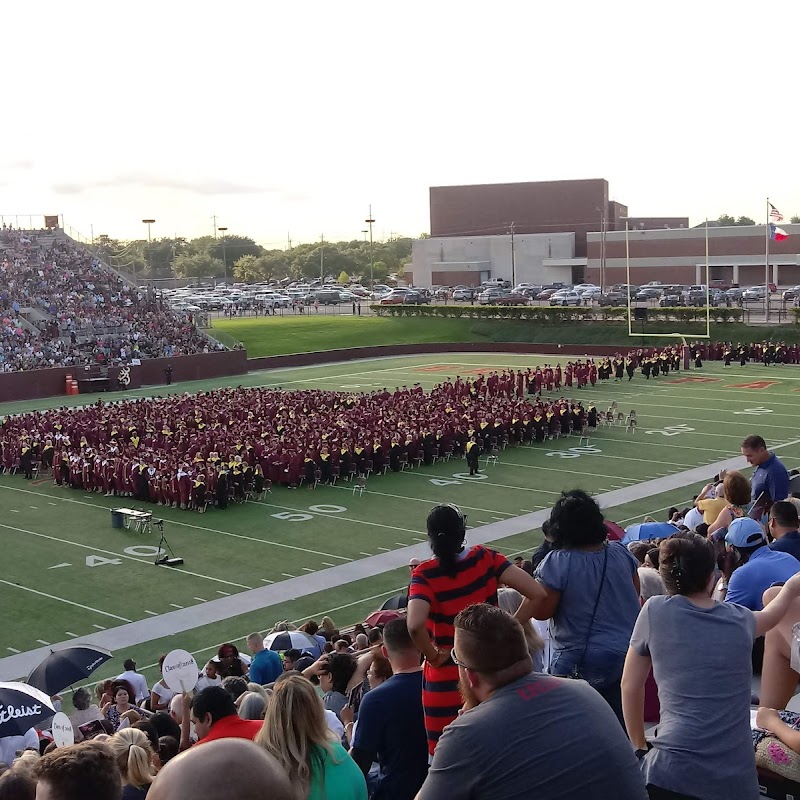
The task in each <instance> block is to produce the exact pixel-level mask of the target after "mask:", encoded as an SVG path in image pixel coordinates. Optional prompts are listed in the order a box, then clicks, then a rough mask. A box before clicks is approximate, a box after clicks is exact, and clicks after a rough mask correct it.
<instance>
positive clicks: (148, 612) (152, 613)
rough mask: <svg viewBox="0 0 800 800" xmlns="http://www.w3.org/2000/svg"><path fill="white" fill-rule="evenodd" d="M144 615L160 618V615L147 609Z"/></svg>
mask: <svg viewBox="0 0 800 800" xmlns="http://www.w3.org/2000/svg"><path fill="white" fill-rule="evenodd" d="M144 613H145V614H149V615H150V616H151V617H157V616H158V614H156V612H155V611H148V610H147V609H145V612H144Z"/></svg>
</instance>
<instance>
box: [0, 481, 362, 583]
mask: <svg viewBox="0 0 800 800" xmlns="http://www.w3.org/2000/svg"><path fill="white" fill-rule="evenodd" d="M0 489H6V490H7V491H9V492H23V493H24V494H35V495H37V496H39V497H50V495H47V494H43V493H42V492H32V491H31V490H30V489H19V488H17V487H16V486H3V485H0ZM58 499H59V500H61V501H62V502H64V503H76V504H77V505H81V506H90V507H91V508H99V509H100V510H101V511H108V506H104V505H101V504H100V503H85V502H84V501H83V500H75V499H74V498H72V497H59V498H58ZM265 505H269V504H265ZM277 508H281V506H277ZM288 510H290V511H297V509H296V508H291V509H288ZM169 524H170V525H181V526H183V527H184V528H193V529H194V530H198V531H209V532H210V533H219V534H222V535H224V536H232V537H234V538H235V539H246V540H248V541H251V542H258V543H259V544H269V545H273V546H275V547H285V548H286V549H288V550H299V551H300V552H302V553H313V554H314V555H317V556H328V557H329V558H338V559H339V560H341V561H352V560H353V559H352V558H348V557H347V556H337V555H336V554H335V553H320V552H318V551H316V550H309V549H308V548H306V547H296V546H295V545H292V544H284V543H282V542H272V541H269V540H268V539H257V538H256V537H254V536H245V535H244V534H241V533H232V532H231V531H222V530H218V529H217V528H205V527H203V526H202V525H192V524H191V523H189V522H180V521H179V520H174V519H171V520H170V521H169ZM58 541H62V540H61V539H59V540H58ZM95 549H96V548H95ZM114 555H118V554H117V553H114ZM134 560H135V561H138V560H140V559H134ZM142 563H146V564H149V563H151V562H149V561H143V562H142ZM169 569H171V570H172V571H173V572H184V573H186V574H187V575H196V576H198V577H200V578H207V579H208V580H212V581H218V582H219V583H227V584H228V585H229V586H238V587H240V588H242V589H251V588H252V587H251V586H244V584H241V583H234V582H233V581H224V580H221V579H220V578H212V577H210V576H209V575H200V574H199V573H197V572H190V571H189V570H185V569H180V568H179V567H169Z"/></svg>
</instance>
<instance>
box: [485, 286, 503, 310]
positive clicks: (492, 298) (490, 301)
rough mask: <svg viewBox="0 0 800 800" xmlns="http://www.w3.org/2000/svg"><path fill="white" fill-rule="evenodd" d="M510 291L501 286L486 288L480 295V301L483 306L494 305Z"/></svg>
mask: <svg viewBox="0 0 800 800" xmlns="http://www.w3.org/2000/svg"><path fill="white" fill-rule="evenodd" d="M506 294H508V292H507V291H506V290H505V289H501V288H500V287H499V286H495V287H492V288H490V289H486V290H485V291H483V292H481V293H480V294H479V295H478V302H479V303H480V304H481V305H482V306H486V305H494V304H495V303H496V302H497V299H498V298H499V297H504V296H505V295H506Z"/></svg>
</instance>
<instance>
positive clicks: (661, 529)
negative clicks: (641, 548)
mask: <svg viewBox="0 0 800 800" xmlns="http://www.w3.org/2000/svg"><path fill="white" fill-rule="evenodd" d="M676 530H678V529H677V528H676V527H675V526H674V525H670V524H669V522H639V523H637V524H636V525H628V527H627V528H625V538H624V539H623V540H622V543H623V544H628V542H638V541H645V542H646V541H648V540H650V539H666V538H667V537H668V536H672V534H673V533H675V531H676Z"/></svg>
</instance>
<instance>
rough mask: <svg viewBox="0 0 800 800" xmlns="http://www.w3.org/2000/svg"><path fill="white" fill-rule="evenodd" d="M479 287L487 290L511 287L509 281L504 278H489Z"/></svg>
mask: <svg viewBox="0 0 800 800" xmlns="http://www.w3.org/2000/svg"><path fill="white" fill-rule="evenodd" d="M481 286H483V287H486V288H487V289H488V288H489V287H491V286H497V287H500V288H505V287H507V286H511V281H507V280H506V279H505V278H489V280H488V281H483V283H481Z"/></svg>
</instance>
